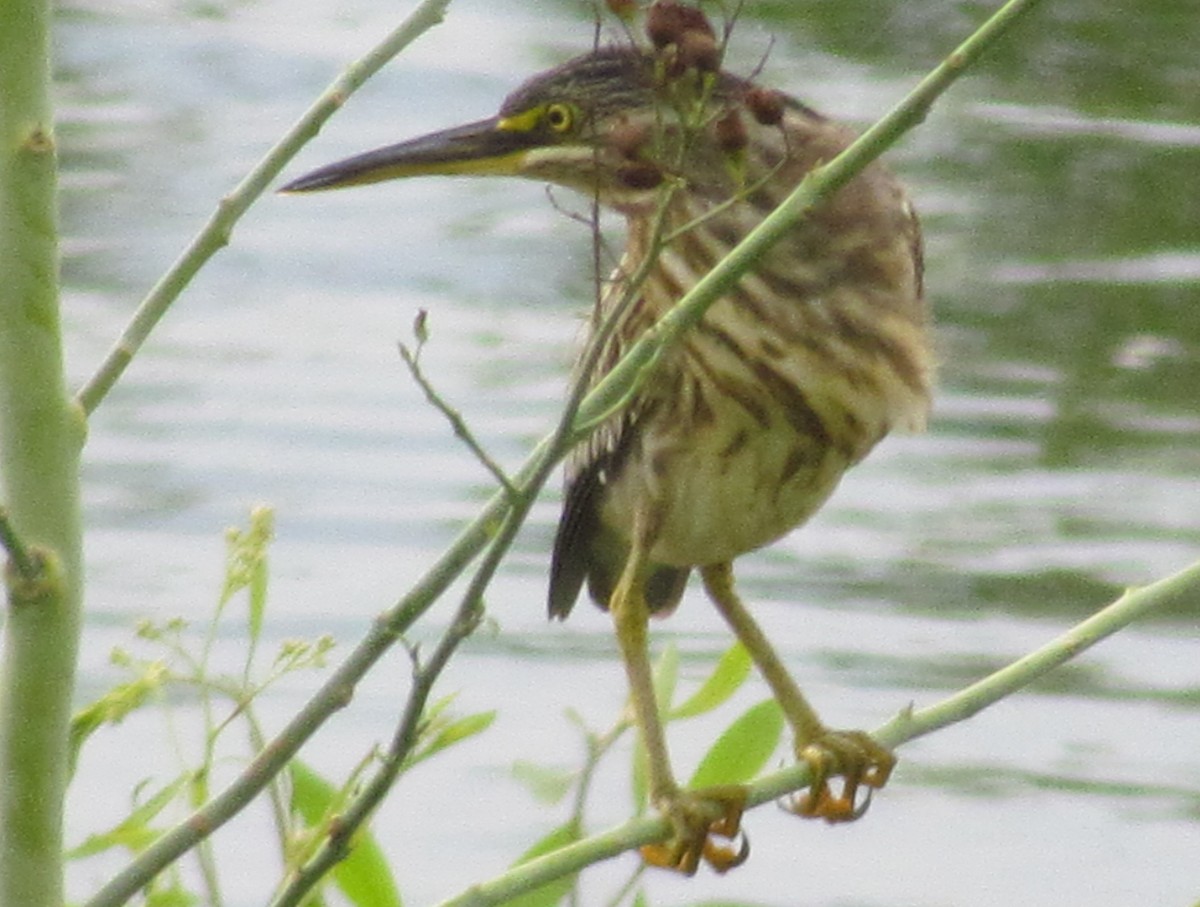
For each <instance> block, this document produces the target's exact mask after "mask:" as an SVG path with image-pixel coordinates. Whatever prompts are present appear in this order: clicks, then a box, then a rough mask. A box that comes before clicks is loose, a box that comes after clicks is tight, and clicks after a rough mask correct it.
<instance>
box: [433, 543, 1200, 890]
mask: <svg viewBox="0 0 1200 907" xmlns="http://www.w3.org/2000/svg"><path fill="white" fill-rule="evenodd" d="M1198 602H1200V563H1197V564H1193V565H1192V566H1191V567H1188V568H1187V569H1185V570H1182V571H1180V572H1179V573H1176V574H1175V575H1174V576H1170V577H1168V578H1166V579H1163V580H1160V581H1158V582H1156V583H1153V584H1151V585H1149V586H1145V587H1143V588H1141V589H1131V590H1129V591H1127V592H1126V593H1125V594H1124V595H1122V596H1121V597H1120V598H1119V599H1118V600H1117V601H1115V602H1113V603H1112V604H1111V605H1108V606H1107V607H1105V608H1104V609H1102V610H1101V611H1099V612H1097V613H1096V614H1094V615H1093V616H1092V617H1090V618H1088V619H1087V620H1085V621H1084V622H1083V623H1081V624H1078V625H1077V626H1075V627H1073V628H1071V629H1070V630H1068V631H1067V632H1066V633H1064V634H1062V635H1061V636H1059V637H1058V638H1057V639H1055V640H1052V641H1051V642H1049V643H1047V644H1046V645H1044V646H1042V647H1041V648H1039V649H1037V650H1036V651H1034V652H1031V653H1029V654H1028V655H1026V656H1024V657H1023V658H1020V659H1018V660H1016V661H1014V662H1013V663H1012V664H1010V665H1008V666H1007V667H1004V668H1001V669H1000V670H999V671H996V672H995V673H993V674H990V675H988V676H987V677H985V678H983V679H982V680H980V681H978V682H976V683H974V684H972V685H971V686H969V687H967V688H966V689H964V690H962V691H960V692H958V693H955V694H954V695H953V696H950V697H948V698H946V699H944V700H942V701H941V702H939V703H936V704H934V705H932V706H929V707H927V708H924V709H919V710H912V709H911V708H910V709H906V710H905V711H903V712H901V713H900V714H899V715H898V716H897V717H895V718H894V719H892V720H891V721H889V722H888V723H887V724H885V725H884V726H883V727H881V728H879V729H878V730H876V731H875V733H874V735H873V736H874V737H875V739H876V740H878V741H879V742H880V743H882V744H884V745H885V746H887V747H889V748H895V747H898V746H900V745H902V744H904V743H907V742H908V741H910V740H915V739H916V738H918V737H922V736H924V735H926V734H929V733H932V732H933V731H936V730H941V729H942V728H945V727H948V726H950V725H952V724H954V723H956V722H959V721H963V720H965V719H967V718H970V717H971V716H972V715H975V714H976V713H978V712H980V711H982V710H983V709H985V708H987V707H988V706H990V705H993V704H995V703H997V702H999V701H1000V700H1001V699H1004V698H1005V697H1007V696H1009V695H1010V694H1012V693H1014V692H1016V691H1017V690H1020V689H1022V688H1024V687H1027V686H1028V685H1029V684H1031V683H1033V682H1034V681H1036V680H1037V679H1038V678H1040V677H1042V676H1043V675H1045V674H1046V673H1047V672H1049V671H1051V670H1053V669H1054V668H1056V667H1058V666H1059V665H1062V664H1064V663H1065V662H1067V661H1070V660H1071V659H1072V658H1074V657H1075V656H1077V655H1078V654H1079V653H1080V652H1083V651H1084V650H1085V649H1088V648H1090V647H1091V646H1093V645H1095V644H1096V643H1098V642H1100V641H1101V640H1102V639H1105V638H1107V637H1109V636H1111V635H1113V634H1114V633H1116V632H1117V631H1119V630H1122V629H1124V628H1125V627H1127V626H1129V625H1130V624H1131V623H1133V622H1134V621H1136V620H1139V619H1141V618H1144V617H1146V616H1147V615H1149V614H1151V613H1153V612H1154V611H1166V610H1171V609H1175V608H1181V607H1191V608H1192V609H1195V608H1196V607H1197V603H1198ZM808 783H809V772H808V766H807V765H805V764H803V763H799V764H797V765H794V766H791V767H789V768H786V769H784V770H782V771H779V772H775V773H773V774H770V775H767V776H765V777H763V778H761V779H759V780H758V781H756V782H755V783H754V784H752V785H750V786H749V796H748V798H747V807H748V808H751V807H756V806H761V805H763V804H764V803H770V802H773V801H775V800H778V799H779V798H781V797H786V796H788V795H789V794H793V793H795V792H798V791H800V790H803V789H804V788H805V787H806V786H807V785H808ZM670 831H671V829H670V826H669V824H668V822H667V821H666V820H665V819H663V818H662V817H660V816H649V817H645V818H640V819H634V820H631V821H629V822H626V823H625V824H623V825H620V826H618V827H616V828H613V829H610V830H608V831H606V832H603V833H601V834H598V835H594V836H592V837H589V838H586V839H584V840H582V841H579V842H577V843H575V844H571V845H569V846H567V847H564V848H562V849H561V850H557V851H554V852H553V853H550V854H547V855H546V856H543V857H539V858H537V859H534V860H530V861H529V862H527V863H522V864H520V865H519V866H515V867H513V868H512V869H510V870H509V871H508V872H505V873H504V874H503V875H501V876H498V877H496V878H495V879H492V880H491V881H488V882H484V883H482V884H479V885H474V886H472V887H471V888H468V889H466V890H465V891H464V892H462V893H461V894H459V895H458V896H456V897H453V898H450V899H449V900H447V901H443V902H442V903H441V904H439V905H438V907H491V905H495V904H502V903H504V902H506V901H509V900H511V899H512V898H515V897H518V896H520V895H522V894H525V893H527V892H529V891H532V890H534V889H535V888H538V887H540V886H542V885H545V884H546V883H547V882H551V881H553V880H555V879H559V878H562V877H564V876H568V875H571V874H573V873H577V872H579V871H580V870H581V869H584V868H586V867H587V866H590V865H592V864H594V863H598V862H600V861H602V860H607V859H610V858H612V857H615V856H618V855H619V854H622V853H624V852H626V851H629V850H633V849H635V848H637V847H640V846H642V845H643V844H650V843H653V842H655V841H662V840H665V839H666V837H667V836H668V835H669V834H670Z"/></svg>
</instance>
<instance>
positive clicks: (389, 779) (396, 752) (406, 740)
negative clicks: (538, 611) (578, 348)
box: [271, 461, 554, 907]
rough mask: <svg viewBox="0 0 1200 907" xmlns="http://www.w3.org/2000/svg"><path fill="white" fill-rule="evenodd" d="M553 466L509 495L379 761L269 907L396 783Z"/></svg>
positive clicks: (296, 899)
mask: <svg viewBox="0 0 1200 907" xmlns="http://www.w3.org/2000/svg"><path fill="white" fill-rule="evenodd" d="M553 465H554V464H553V461H550V462H547V464H546V466H545V467H544V469H543V470H542V472H541V473H540V474H538V475H535V476H534V477H533V479H532V481H531V482H530V483H529V485H530V487H529V488H528V489H527V490H526V491H525V492H524V493H523V494H520V493H517V492H516V491H515V490H514V492H513V496H512V497H511V498H510V500H511V502H512V509H511V510H510V511H509V512H508V514H507V516H506V517H505V519H504V522H503V524H502V525H501V527H500V529H499V531H498V532H497V533H496V536H495V538H494V539H493V540H492V543H491V545H490V546H489V548H488V552H487V556H486V557H485V558H484V559H483V561H482V563H481V564H480V565H479V568H478V569H477V570H476V571H475V575H474V576H473V577H472V578H471V582H470V584H469V585H468V587H467V589H466V591H465V592H464V593H463V597H462V600H461V601H460V603H459V606H458V610H457V612H456V613H455V615H454V619H453V620H452V621H451V623H450V626H449V628H448V629H447V630H446V632H445V633H444V634H443V635H442V638H441V639H440V640H439V641H438V645H437V648H436V649H435V650H434V653H433V655H432V656H431V657H430V659H429V660H428V662H426V663H425V665H424V666H423V667H420V668H419V669H418V670H417V671H416V673H415V674H414V678H413V688H412V690H410V691H409V695H408V701H407V703H406V705H405V708H404V714H403V716H402V717H401V720H400V724H399V726H398V727H397V730H396V733H395V735H394V736H393V739H392V744H391V747H390V748H389V750H388V753H387V756H386V758H385V759H384V762H383V765H382V766H381V767H380V769H379V770H378V771H377V772H376V773H375V775H374V776H373V777H372V779H371V780H370V781H369V782H367V783H366V784H365V785H364V786H363V788H362V790H360V791H359V792H358V793H357V794H355V795H354V796H353V797H352V798H351V800H350V802H349V803H348V804H347V806H346V808H345V809H344V810H343V811H342V814H341V816H340V817H339V818H340V821H339V823H338V826H337V829H336V835H331V836H330V837H329V838H328V839H327V840H326V842H325V844H324V845H323V846H322V847H321V848H320V849H319V850H318V851H317V853H316V854H315V855H314V856H313V858H312V859H311V860H309V862H308V863H307V864H306V865H305V866H303V867H302V868H301V869H300V871H299V872H298V873H297V874H296V876H295V877H294V878H293V879H292V880H291V882H289V884H288V885H287V886H286V887H285V889H284V890H283V891H282V892H281V893H280V895H279V897H278V898H276V900H275V901H273V902H272V905H271V907H296V905H297V904H300V903H301V901H303V899H304V897H305V896H306V895H307V894H308V892H309V891H310V890H311V889H312V888H313V887H314V886H315V885H316V884H317V883H318V882H319V881H320V880H321V879H322V878H323V877H324V876H325V874H326V873H327V872H328V871H329V870H330V869H331V868H332V867H333V866H334V865H335V864H336V863H337V862H338V861H339V860H342V859H344V858H345V856H346V854H347V853H348V852H349V846H350V842H351V840H352V839H353V837H354V834H355V833H356V832H357V831H358V829H359V828H360V827H361V826H362V825H363V824H364V823H366V822H367V821H368V819H369V818H370V817H371V815H372V814H373V813H374V811H375V809H376V808H377V807H378V806H379V804H380V803H381V802H383V799H384V797H386V796H387V794H388V792H389V791H391V789H392V787H393V786H394V785H395V783H396V780H397V779H398V778H399V776H400V773H401V770H402V769H403V767H404V765H405V762H406V761H407V759H408V757H409V755H410V754H411V752H412V749H413V747H414V746H415V745H416V743H417V728H418V726H419V722H420V719H421V716H422V715H423V714H424V711H425V704H426V702H427V701H428V699H429V694H430V692H431V691H432V689H433V686H434V683H435V682H436V680H437V678H438V676H439V675H440V674H441V672H442V670H443V669H444V668H445V666H446V665H447V664H448V663H449V661H450V656H451V655H453V654H454V652H455V650H456V649H457V648H458V646H459V644H460V643H462V641H463V640H464V639H466V638H467V637H468V636H470V635H471V633H472V632H474V630H475V628H476V627H477V626H478V625H479V622H480V620H481V619H482V618H483V614H484V610H483V595H484V592H486V591H487V587H488V585H489V584H490V583H491V581H492V578H493V577H494V576H495V574H496V570H497V569H498V568H499V566H500V564H501V562H502V561H503V560H504V557H505V555H506V554H507V553H508V549H509V547H510V546H511V545H512V542H513V539H515V538H516V534H517V531H518V530H519V529H520V528H521V525H522V523H524V522H525V517H526V515H527V514H528V512H529V508H530V507H531V506H532V505H533V502H534V500H535V499H536V497H537V490H538V489H539V488H540V487H541V485H542V483H544V482H545V480H546V478H547V477H548V476H549V473H550V471H551V470H552V469H553Z"/></svg>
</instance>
